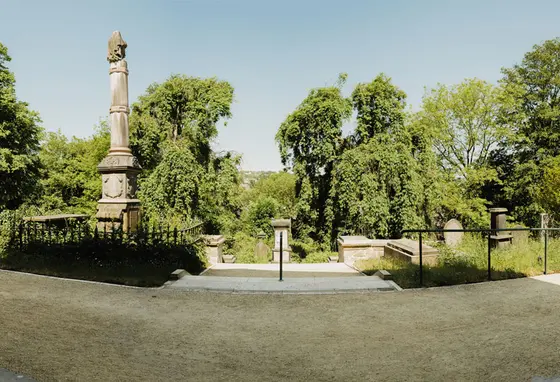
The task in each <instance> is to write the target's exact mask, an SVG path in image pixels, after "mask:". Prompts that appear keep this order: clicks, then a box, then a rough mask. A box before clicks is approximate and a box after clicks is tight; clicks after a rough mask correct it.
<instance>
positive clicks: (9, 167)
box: [0, 43, 42, 209]
mask: <svg viewBox="0 0 560 382" xmlns="http://www.w3.org/2000/svg"><path fill="white" fill-rule="evenodd" d="M10 60H11V58H10V56H8V49H7V48H6V47H5V46H4V45H2V43H0V209H3V208H8V209H15V208H17V207H18V206H19V205H20V204H22V203H23V202H24V201H25V200H26V199H29V198H30V197H31V196H32V195H33V194H34V192H35V190H36V185H37V181H38V178H39V168H40V164H39V157H38V155H37V153H38V150H39V139H40V134H41V132H42V129H41V128H40V127H39V123H40V122H41V120H40V119H39V115H38V114H37V113H36V112H34V111H31V110H30V109H29V108H28V105H27V103H25V102H22V101H18V99H17V98H16V91H15V77H14V75H13V74H12V73H11V72H10V71H9V70H8V68H7V66H6V65H7V63H8V62H9V61H10Z"/></svg>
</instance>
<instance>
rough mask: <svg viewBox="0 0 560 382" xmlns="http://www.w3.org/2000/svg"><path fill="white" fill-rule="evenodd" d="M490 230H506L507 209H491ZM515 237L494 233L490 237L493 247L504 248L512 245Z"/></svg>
mask: <svg viewBox="0 0 560 382" xmlns="http://www.w3.org/2000/svg"><path fill="white" fill-rule="evenodd" d="M489 211H490V229H505V228H507V227H506V218H507V212H508V210H507V208H490V210H489ZM512 238H513V236H512V235H511V233H509V232H505V231H501V232H494V234H493V235H491V236H490V240H491V242H492V246H493V247H504V246H507V245H509V244H511V240H512Z"/></svg>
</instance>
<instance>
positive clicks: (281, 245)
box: [278, 232, 283, 281]
mask: <svg viewBox="0 0 560 382" xmlns="http://www.w3.org/2000/svg"><path fill="white" fill-rule="evenodd" d="M282 247H283V243H282V232H280V280H278V281H283V280H282V262H283V260H282V249H283V248H282Z"/></svg>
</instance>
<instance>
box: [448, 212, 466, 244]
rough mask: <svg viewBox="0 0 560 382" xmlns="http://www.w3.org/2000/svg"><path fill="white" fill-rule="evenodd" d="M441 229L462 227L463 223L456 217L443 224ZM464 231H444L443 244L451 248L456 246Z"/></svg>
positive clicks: (459, 242)
mask: <svg viewBox="0 0 560 382" xmlns="http://www.w3.org/2000/svg"><path fill="white" fill-rule="evenodd" d="M443 229H463V225H462V224H461V222H460V221H459V220H457V219H451V220H449V221H448V222H447V223H445V225H444V226H443ZM463 235H464V232H444V233H443V238H444V240H445V244H447V245H448V246H450V247H451V248H455V247H457V246H458V245H459V244H461V241H462V240H463Z"/></svg>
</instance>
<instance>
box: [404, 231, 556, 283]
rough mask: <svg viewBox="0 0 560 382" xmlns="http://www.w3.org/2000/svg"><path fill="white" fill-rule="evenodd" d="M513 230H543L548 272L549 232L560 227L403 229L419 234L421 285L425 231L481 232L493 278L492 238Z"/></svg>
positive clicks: (490, 275) (545, 266)
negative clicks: (486, 242) (486, 245)
mask: <svg viewBox="0 0 560 382" xmlns="http://www.w3.org/2000/svg"><path fill="white" fill-rule="evenodd" d="M513 231H525V232H543V233H544V235H543V236H544V270H543V272H544V274H546V273H547V263H548V237H549V233H550V232H552V233H559V232H560V228H500V229H490V228H485V229H484V228H481V229H408V230H403V231H402V233H403V235H404V234H406V233H417V234H418V244H419V253H418V263H419V264H418V266H419V279H420V286H423V285H424V272H423V269H424V266H423V264H422V252H423V248H422V234H423V233H439V234H443V233H445V232H462V233H465V232H472V233H481V234H482V235H483V236H486V237H487V240H488V270H487V272H488V280H489V281H490V280H492V247H493V244H492V240H493V238H494V236H495V235H497V234H498V233H499V232H513Z"/></svg>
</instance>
